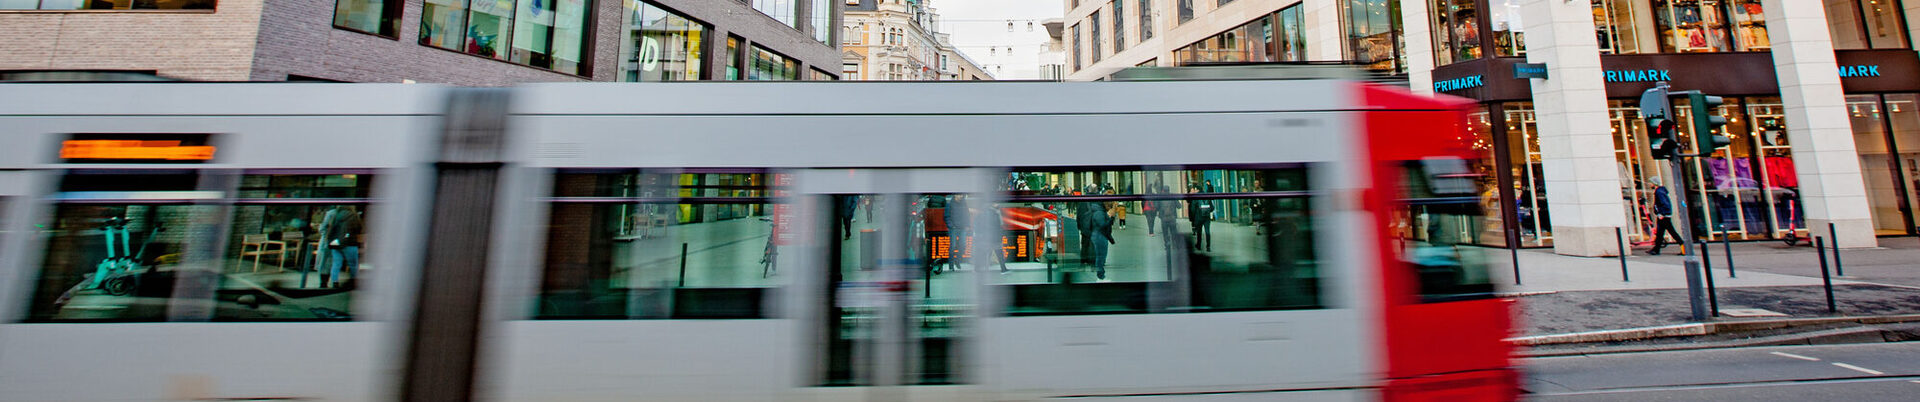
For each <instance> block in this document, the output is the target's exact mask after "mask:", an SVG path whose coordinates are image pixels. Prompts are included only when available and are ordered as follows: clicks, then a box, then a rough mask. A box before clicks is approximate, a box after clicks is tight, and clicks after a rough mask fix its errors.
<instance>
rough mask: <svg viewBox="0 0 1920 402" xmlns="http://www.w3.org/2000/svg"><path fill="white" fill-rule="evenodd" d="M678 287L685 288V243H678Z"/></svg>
mask: <svg viewBox="0 0 1920 402" xmlns="http://www.w3.org/2000/svg"><path fill="white" fill-rule="evenodd" d="M680 287H683V288H684V287H687V243H680Z"/></svg>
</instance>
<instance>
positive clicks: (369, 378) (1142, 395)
mask: <svg viewBox="0 0 1920 402" xmlns="http://www.w3.org/2000/svg"><path fill="white" fill-rule="evenodd" d="M1176 99H1177V100H1178V101H1170V100H1176ZM905 100H912V101H905ZM1468 105H1469V104H1468V103H1466V102H1464V101H1459V100H1455V99H1447V98H1431V97H1421V96H1414V95H1410V94H1408V93H1406V92H1405V91H1404V90H1401V89H1396V88H1391V87H1386V86H1379V85H1375V84H1368V83H1363V82H1358V81H1349V80H1329V79H1313V80H1247V81H1234V80H1219V81H1153V82H1098V83H1072V84H1064V83H1043V82H999V83H970V84H928V83H820V82H793V83H685V84H678V83H676V84H634V85H604V84H593V85H589V84H543V85H529V86H523V87H517V88H511V89H475V88H448V87H438V86H428V85H385V84H364V85H363V84H8V85H4V86H0V135H4V137H5V138H7V139H8V140H9V143H10V144H11V146H8V147H3V148H0V228H4V232H0V395H5V397H4V398H0V399H8V400H133V399H141V400H154V399H167V400H174V399H177V400H209V399H231V400H249V399H312V400H382V399H408V400H457V399H500V400H556V401H557V400H566V401H585V400H635V399H640V400H703V401H706V400H729V401H736V400H737V401H774V400H780V401H785V400H1036V399H1050V398H1063V397H1079V398H1104V397H1129V398H1134V399H1151V400H1163V399H1164V400H1181V399H1188V398H1199V397H1205V398H1213V399H1245V400H1294V399H1299V400H1388V401H1423V400H1450V401H1451V400H1492V401H1499V400H1513V399H1515V398H1517V393H1518V377H1517V375H1516V374H1515V370H1514V369H1513V368H1512V362H1511V361H1510V356H1511V346H1510V345H1509V344H1507V343H1506V342H1505V341H1503V338H1505V337H1506V336H1508V335H1509V331H1510V328H1511V326H1512V325H1511V316H1512V314H1513V312H1512V311H1511V310H1512V308H1511V305H1510V303H1511V302H1510V301H1508V300H1503V299H1500V298H1498V297H1496V293H1495V288H1494V286H1493V285H1492V284H1491V281H1490V278H1489V276H1488V272H1487V271H1488V265H1489V262H1488V261H1487V260H1486V259H1485V258H1484V257H1483V256H1482V255H1481V253H1480V250H1479V249H1477V248H1474V247H1473V246H1471V245H1469V244H1468V243H1469V241H1468V239H1470V238H1471V236H1473V235H1475V234H1476V232H1478V231H1484V230H1497V229H1488V227H1489V226H1487V225H1485V224H1484V223H1485V222H1484V220H1485V219H1486V218H1484V217H1483V214H1482V213H1481V211H1480V205H1481V202H1482V201H1481V199H1482V197H1483V196H1482V194H1483V192H1482V185H1483V183H1482V181H1483V180H1484V178H1482V177H1479V176H1477V175H1475V174H1474V173H1473V172H1474V171H1475V169H1474V164H1476V163H1480V162H1479V161H1480V160H1481V158H1482V156H1480V155H1479V154H1478V153H1477V152H1476V151H1474V150H1473V149H1472V148H1471V145H1470V144H1469V142H1470V138H1471V136H1470V135H1469V133H1468V132H1467V129H1466V127H1465V124H1466V113H1467V112H1466V110H1467V109H1466V108H1467V106H1468ZM1492 227H1495V228H1497V227H1498V226H1497V225H1494V226H1492Z"/></svg>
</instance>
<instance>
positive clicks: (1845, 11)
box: [1824, 0, 1907, 49]
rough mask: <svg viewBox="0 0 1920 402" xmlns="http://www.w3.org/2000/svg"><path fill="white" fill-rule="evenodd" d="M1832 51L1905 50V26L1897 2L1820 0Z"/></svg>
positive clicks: (1880, 0)
mask: <svg viewBox="0 0 1920 402" xmlns="http://www.w3.org/2000/svg"><path fill="white" fill-rule="evenodd" d="M1824 1H1826V6H1827V26H1828V28H1831V30H1832V31H1833V48H1834V49H1905V48H1907V27H1906V24H1905V23H1903V22H1902V20H1901V12H1900V3H1899V2H1895V1H1890V0H1824Z"/></svg>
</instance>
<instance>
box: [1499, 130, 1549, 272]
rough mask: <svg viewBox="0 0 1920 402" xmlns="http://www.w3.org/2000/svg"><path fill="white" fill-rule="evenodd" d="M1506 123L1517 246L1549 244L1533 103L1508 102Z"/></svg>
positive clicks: (1545, 193) (1544, 180)
mask: <svg viewBox="0 0 1920 402" xmlns="http://www.w3.org/2000/svg"><path fill="white" fill-rule="evenodd" d="M1504 109H1505V118H1506V122H1507V150H1506V154H1507V161H1508V164H1509V166H1511V169H1509V170H1510V172H1509V173H1510V174H1512V175H1513V194H1514V200H1513V210H1514V216H1515V223H1516V224H1518V229H1519V231H1520V234H1519V236H1518V237H1519V239H1520V246H1521V247H1543V246H1550V245H1553V221H1552V219H1550V218H1551V216H1550V215H1548V213H1549V211H1548V209H1547V177H1546V174H1547V170H1546V167H1545V165H1543V164H1542V160H1543V159H1542V157H1541V152H1540V130H1539V128H1538V126H1537V125H1536V124H1535V122H1536V121H1537V120H1536V117H1535V115H1534V111H1533V102H1510V103H1507V104H1506V105H1505V107H1504Z"/></svg>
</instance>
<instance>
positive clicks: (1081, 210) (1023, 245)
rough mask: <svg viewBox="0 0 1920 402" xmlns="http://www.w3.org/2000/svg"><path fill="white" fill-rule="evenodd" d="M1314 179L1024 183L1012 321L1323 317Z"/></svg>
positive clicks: (1016, 195) (1016, 200) (1179, 173)
mask: <svg viewBox="0 0 1920 402" xmlns="http://www.w3.org/2000/svg"><path fill="white" fill-rule="evenodd" d="M1307 173H1308V169H1306V168H1275V169H1259V170H1137V169H1136V170H1106V171H1019V172H1014V173H1012V174H1011V175H1010V176H1009V181H1008V183H1007V187H1008V189H1009V191H1010V193H1011V194H1012V196H1011V198H1010V200H1011V202H1009V203H1007V204H1002V205H1001V208H1000V210H1001V211H1002V214H1003V217H1002V221H1003V222H1004V224H1005V225H1006V226H1005V229H1006V230H1007V233H1008V238H1010V239H1011V240H1009V241H1006V243H1007V244H1006V245H1005V249H1004V251H1003V255H1006V256H1007V265H1008V266H1009V267H1010V268H1011V269H1010V270H1009V273H1008V274H1006V275H1003V276H1002V279H1001V282H1003V283H1005V284H1008V285H1011V286H1010V288H1009V289H1010V292H1011V294H1012V295H1013V300H1012V301H1011V303H1010V304H1009V306H1008V309H1009V313H1010V314H1014V315H1033V314H1088V313H1143V312H1188V311H1191V312H1200V311H1231V310H1271V309H1303V308H1320V307H1322V306H1323V303H1322V301H1321V299H1320V292H1319V285H1320V283H1319V272H1318V263H1317V261H1316V258H1315V251H1314V238H1313V236H1314V231H1313V214H1312V207H1311V205H1310V201H1311V200H1310V198H1311V193H1310V192H1309V191H1308V190H1309V189H1310V188H1311V187H1309V185H1308V181H1307V178H1308V174H1307ZM1023 240H1024V241H1023ZM1023 252H1024V253H1026V254H1027V255H1028V256H1029V257H1028V258H1024V259H1023V258H1021V257H1020V253H1023Z"/></svg>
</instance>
